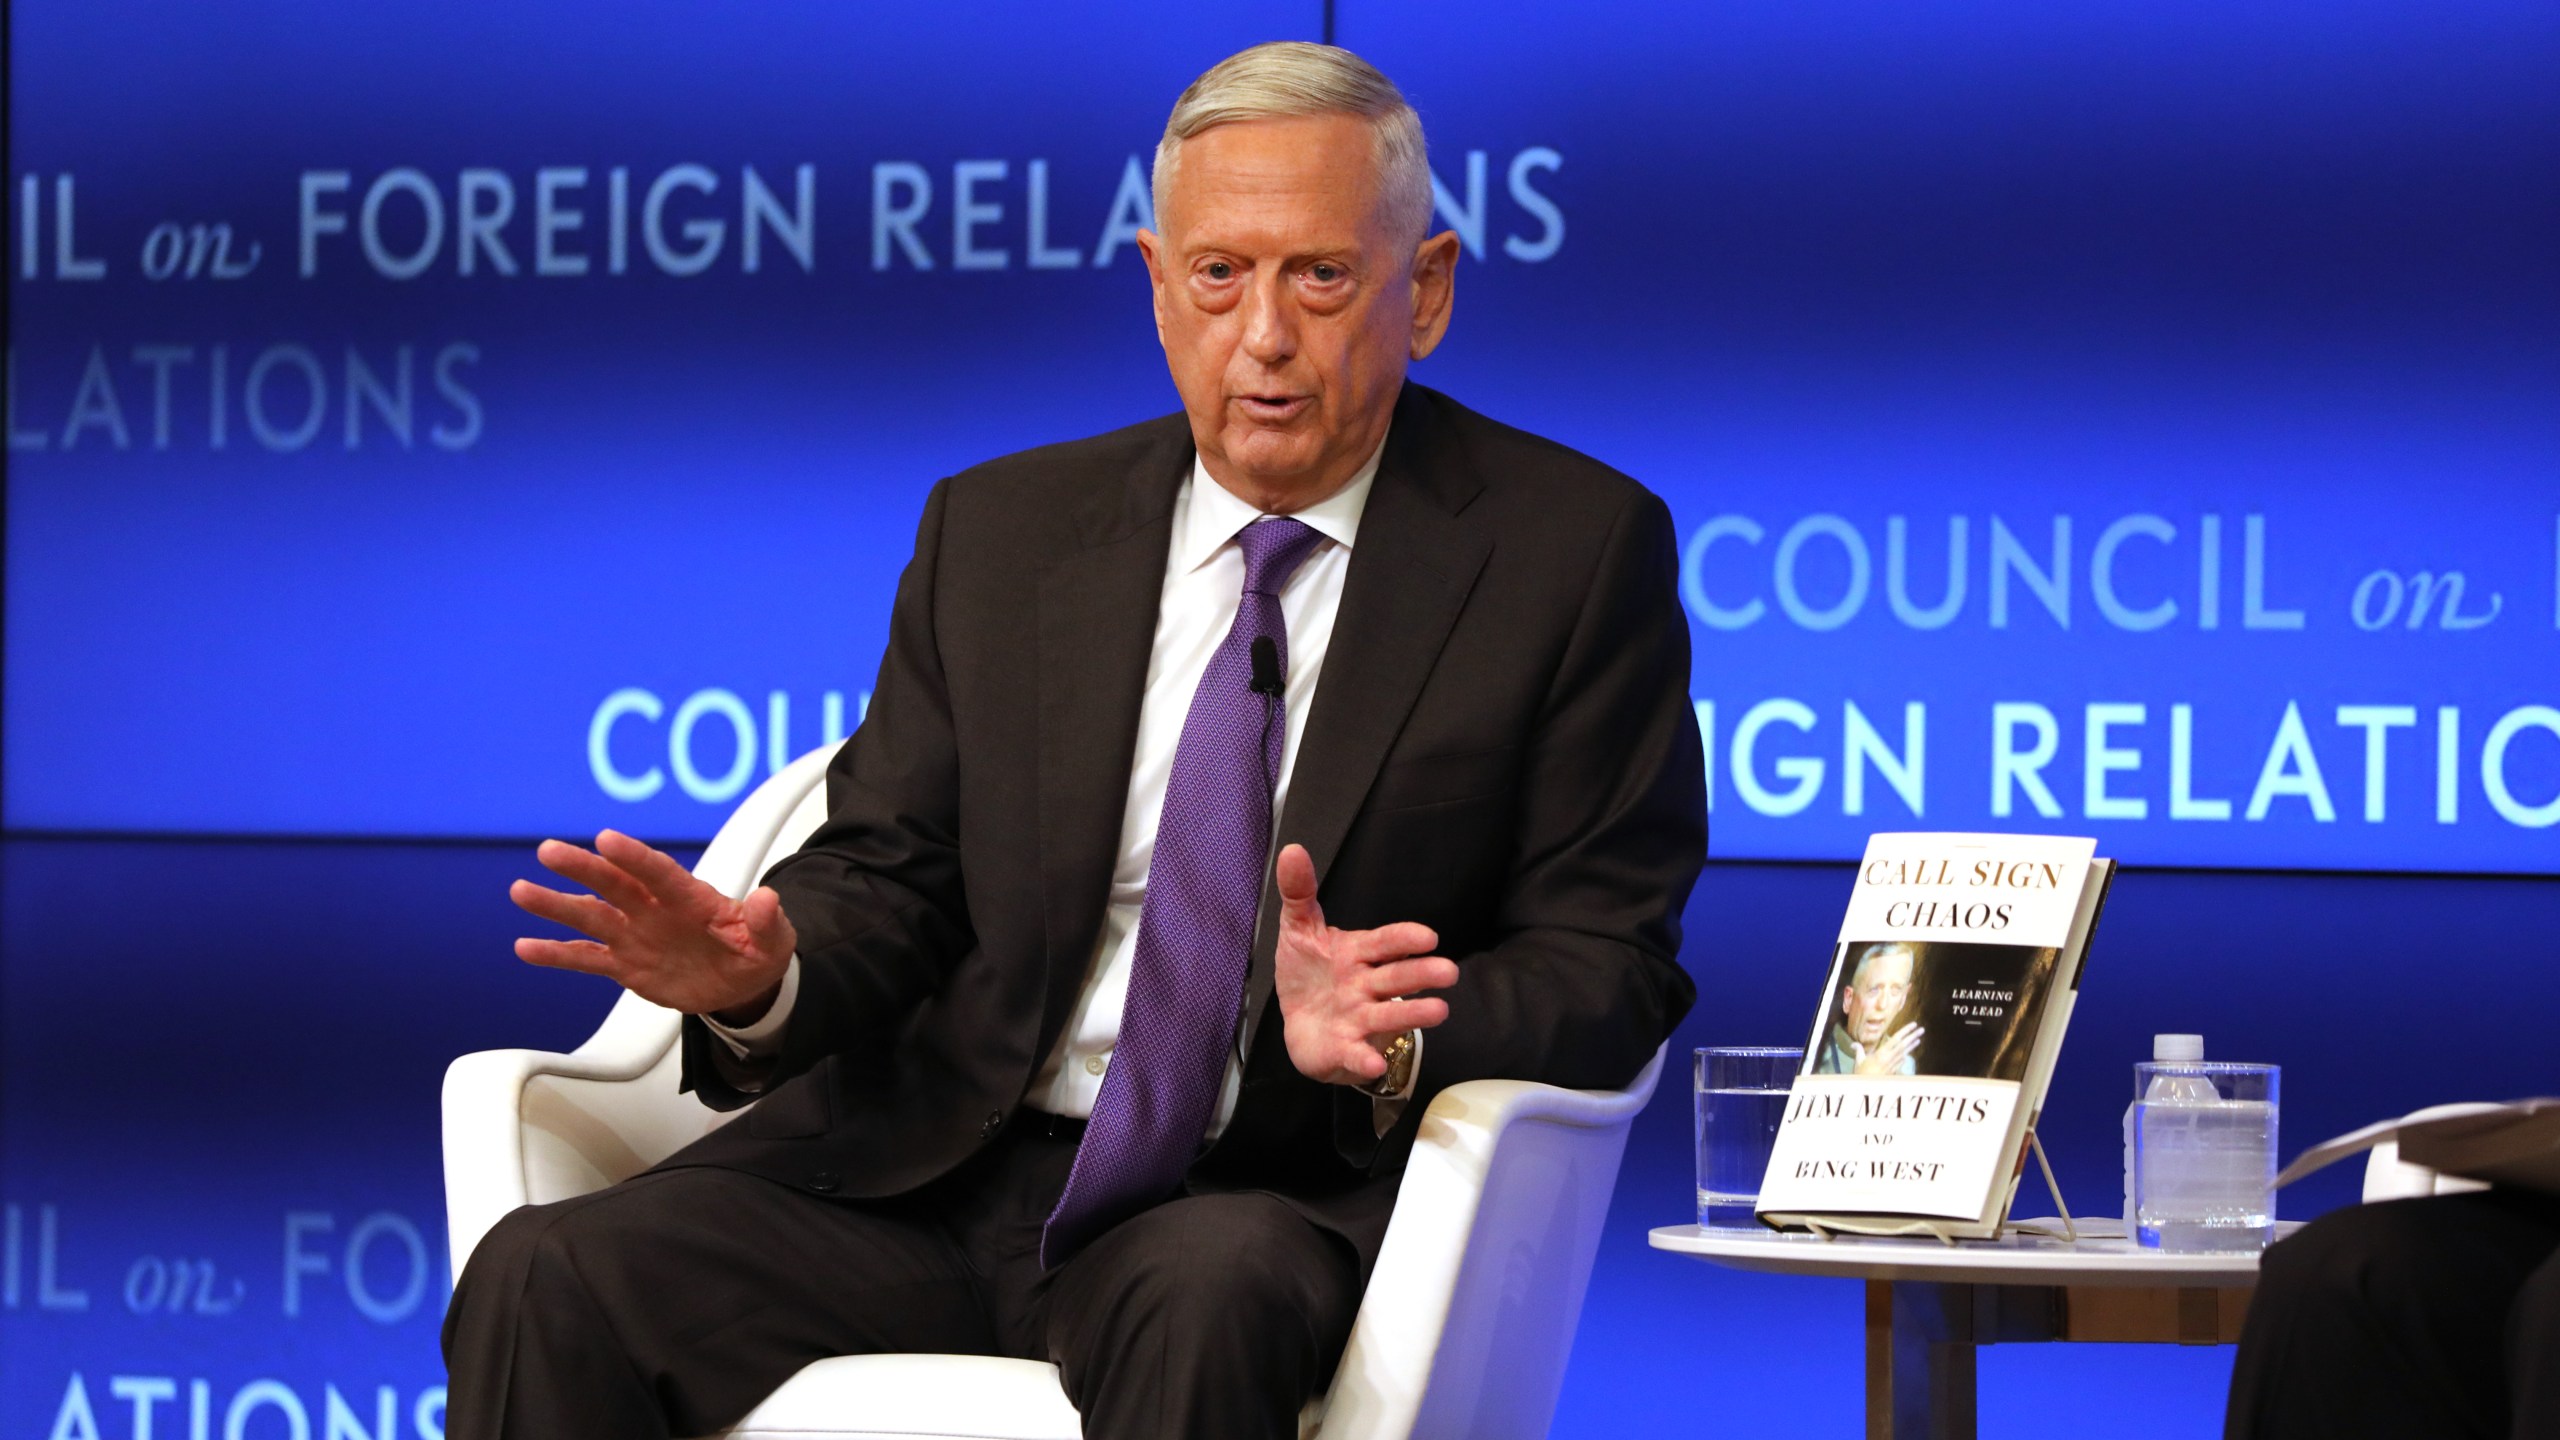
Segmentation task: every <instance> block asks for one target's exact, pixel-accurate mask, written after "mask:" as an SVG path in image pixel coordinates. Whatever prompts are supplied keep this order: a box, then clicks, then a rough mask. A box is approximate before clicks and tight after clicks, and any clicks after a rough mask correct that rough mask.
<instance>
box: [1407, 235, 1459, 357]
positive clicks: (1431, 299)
mask: <svg viewBox="0 0 2560 1440" xmlns="http://www.w3.org/2000/svg"><path fill="white" fill-rule="evenodd" d="M1457 283H1458V232H1457V231H1455V230H1443V231H1441V232H1440V233H1439V234H1437V235H1434V236H1432V237H1431V238H1430V239H1428V240H1425V241H1423V242H1422V243H1421V244H1420V245H1419V246H1417V247H1415V249H1414V252H1413V340H1412V344H1411V346H1410V351H1409V353H1410V354H1411V355H1412V357H1413V358H1414V359H1416V360H1419V359H1421V358H1423V357H1424V356H1426V355H1428V354H1430V353H1431V352H1432V351H1434V350H1437V349H1439V348H1440V337H1441V336H1443V335H1446V334H1448V333H1449V309H1450V306H1451V305H1452V304H1453V303H1454V302H1455V299H1456V290H1457Z"/></svg>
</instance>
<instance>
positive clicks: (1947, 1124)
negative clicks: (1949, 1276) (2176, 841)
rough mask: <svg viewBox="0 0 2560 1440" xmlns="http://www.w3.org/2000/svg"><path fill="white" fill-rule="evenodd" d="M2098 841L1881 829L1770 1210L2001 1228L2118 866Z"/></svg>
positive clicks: (1767, 1198) (1827, 986) (1784, 1137)
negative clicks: (2101, 856)
mask: <svg viewBox="0 0 2560 1440" xmlns="http://www.w3.org/2000/svg"><path fill="white" fill-rule="evenodd" d="M2096 851H2097V842H2096V841H2095V840H2093V839H2088V838H2067V837H2056V836H2037V835H1965V834H1885V835H1877V836H1874V837H1872V838H1871V839H1870V840H1869V841H1868V843H1867V852H1866V856H1865V859H1864V860H1863V861H1861V862H1860V865H1859V868H1858V877H1857V882H1856V884H1855V886H1854V888H1853V890H1852V892H1851V897H1850V901H1849V907H1848V912H1847V914H1846V916H1845V917H1844V918H1843V919H1842V921H1841V926H1840V933H1839V938H1838V942H1837V944H1836V945H1835V946H1834V947H1833V951H1832V959H1831V968H1830V971H1829V974H1828V977H1827V979H1826V981H1825V983H1824V986H1823V990H1822V997H1821V1002H1820V1004H1819V1006H1818V1007H1817V1014H1816V1015H1815V1018H1814V1024H1813V1030H1812V1033H1811V1034H1810V1035H1809V1036H1808V1037H1807V1040H1806V1043H1805V1062H1804V1067H1803V1070H1802V1071H1801V1072H1800V1073H1799V1074H1798V1075H1797V1077H1796V1080H1795V1083H1794V1086H1793V1088H1792V1089H1791V1091H1790V1094H1789V1097H1788V1104H1787V1110H1786V1116H1785V1119H1784V1120H1783V1121H1782V1122H1781V1124H1780V1126H1779V1130H1778V1138H1777V1144H1776V1148H1775V1150H1774V1152H1773V1154H1772V1156H1771V1159H1770V1164H1769V1170H1768V1173H1767V1175H1766V1176H1765V1178H1764V1179H1763V1181H1762V1184H1761V1189H1760V1204H1759V1213H1760V1215H1761V1217H1762V1218H1763V1219H1764V1220H1767V1221H1769V1222H1770V1223H1773V1224H1781V1225H1786V1224H1803V1223H1808V1222H1810V1223H1816V1224H1821V1225H1824V1226H1825V1227H1826V1228H1841V1229H1887V1230H1891V1229H1898V1228H1905V1222H1922V1228H1933V1229H1942V1228H1948V1227H1953V1228H1950V1229H1948V1233H1953V1234H1970V1233H1987V1231H1988V1230H1993V1229H1996V1228H1997V1227H1998V1224H1999V1222H2000V1220H2001V1219H2002V1218H2003V1217H2004V1216H2005V1215H2006V1213H2007V1208H2008V1199H2009V1195H2010V1193H2011V1190H2012V1188H2013V1185H2014V1181H2015V1178H2016V1175H2017V1173H2018V1167H2019V1162H2020V1158H2021V1155H2022V1150H2023V1146H2024V1143H2025V1138H2026V1132H2027V1129H2028V1127H2029V1126H2030V1125H2031V1124H2032V1122H2033V1120H2034V1116H2035V1112H2036V1110H2037V1108H2038V1107H2039V1106H2040V1105H2041V1103H2042V1100H2043V1096H2044V1086H2045V1082H2046V1081H2047V1080H2049V1079H2050V1078H2051V1075H2052V1069H2053V1058H2054V1052H2055V1051H2056V1050H2057V1049H2058V1048H2059V1046H2060V1044H2061V1038H2062V1033H2063V1028H2064V1026H2065V1024H2066V1023H2067V1021H2068V1018H2069V1012H2070V1005H2071V1001H2072V998H2073V991H2074V990H2075V989H2076V987H2077V984H2078V978H2079V962H2080V959H2081V957H2082V955H2083V953H2084V952H2085V950H2086V945H2087V938H2088V932H2089V930H2090V928H2091V927H2092V926H2094V924H2095V923H2096V916H2097V907H2098V902H2099V900H2100V899H2101V898H2102V896H2103V894H2104V890H2105V883H2106V879H2107V877H2108V876H2109V875H2110V874H2111V873H2112V867H2111V865H2110V864H2109V862H2106V861H2102V860H2098V859H2097V858H2096Z"/></svg>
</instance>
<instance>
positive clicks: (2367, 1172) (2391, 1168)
mask: <svg viewBox="0 0 2560 1440" xmlns="http://www.w3.org/2000/svg"><path fill="white" fill-rule="evenodd" d="M2498 1108H2499V1107H2498V1106H2495V1105H2489V1104H2483V1103H2480V1102H2478V1101H2468V1102H2463V1103H2458V1104H2453V1105H2430V1106H2428V1107H2427V1108H2425V1109H2424V1110H2412V1111H2410V1112H2409V1113H2408V1114H2407V1115H2404V1116H2402V1117H2401V1118H2400V1123H2401V1124H2403V1125H2407V1124H2410V1123H2411V1122H2413V1121H2419V1120H2441V1119H2444V1118H2446V1117H2448V1116H2453V1115H2476V1114H2480V1113H2483V1112H2485V1111H2490V1110H2495V1109H2498ZM2488 1188H2489V1187H2488V1185H2487V1184H2485V1183H2483V1182H2481V1181H2478V1180H2467V1179H2465V1178H2463V1177H2462V1176H2460V1175H2447V1174H2445V1173H2444V1172H2443V1171H2441V1170H2435V1169H2430V1168H2429V1167H2427V1166H2424V1165H2413V1164H2411V1163H2409V1162H2408V1161H2406V1160H2403V1159H2401V1158H2400V1139H2399V1137H2398V1136H2397V1135H2394V1136H2393V1137H2392V1138H2390V1139H2388V1140H2385V1141H2382V1142H2381V1143H2380V1144H2377V1145H2375V1146H2374V1147H2373V1149H2372V1150H2371V1151H2370V1152H2368V1153H2367V1154H2366V1155H2365V1160H2364V1197H2363V1198H2364V1203H2366V1204H2368V1205H2370V1204H2372V1203H2373V1202H2375V1201H2377V1200H2402V1199H2407V1198H2409V1197H2411V1196H2415V1195H2458V1194H2461V1193H2462V1192H2463V1191H2465V1190H2486V1189H2488Z"/></svg>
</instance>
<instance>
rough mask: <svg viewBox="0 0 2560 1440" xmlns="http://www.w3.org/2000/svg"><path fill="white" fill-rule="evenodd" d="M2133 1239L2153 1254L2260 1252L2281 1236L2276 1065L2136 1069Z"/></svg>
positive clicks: (2156, 1064) (2195, 1063)
mask: <svg viewBox="0 0 2560 1440" xmlns="http://www.w3.org/2000/svg"><path fill="white" fill-rule="evenodd" d="M2133 1071H2134V1099H2135V1102H2136V1103H2135V1105H2134V1113H2133V1204H2134V1239H2135V1240H2136V1241H2137V1242H2138V1243H2140V1244H2141V1245H2143V1246H2145V1247H2148V1248H2150V1249H2155V1250H2178V1251H2189V1252H2195V1251H2215V1250H2256V1249H2260V1248H2262V1247H2264V1246H2265V1245H2266V1244H2267V1242H2268V1241H2269V1240H2271V1239H2273V1238H2274V1234H2275V1218H2276V1215H2275V1210H2276V1207H2275V1178H2276V1120H2277V1113H2278V1112H2277V1085H2278V1083H2279V1078H2280V1072H2279V1071H2278V1070H2277V1068H2276V1067H2275V1066H2273V1065H2244V1064H2233V1063H2229V1062H2223V1061H2207V1060H2155V1061H2149V1062H2146V1063H2144V1064H2140V1065H2136V1066H2134V1067H2133Z"/></svg>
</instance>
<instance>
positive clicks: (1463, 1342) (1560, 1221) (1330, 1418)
mask: <svg viewBox="0 0 2560 1440" xmlns="http://www.w3.org/2000/svg"><path fill="white" fill-rule="evenodd" d="M1661 1071H1662V1055H1661V1054H1660V1053H1659V1052H1657V1053H1656V1054H1655V1055H1654V1058H1653V1060H1652V1061H1651V1062H1650V1063H1649V1064H1647V1065H1646V1066H1645V1069H1644V1072H1643V1073H1642V1074H1640V1075H1638V1076H1637V1077H1636V1079H1635V1082H1634V1083H1633V1084H1632V1085H1630V1086H1629V1087H1628V1088H1627V1089H1625V1090H1623V1091H1583V1090H1565V1089H1561V1088H1558V1087H1556V1086H1552V1085H1540V1084H1535V1083H1532V1082H1529V1081H1523V1080H1475V1081H1469V1082H1467V1083H1466V1084H1463V1085H1453V1086H1450V1087H1449V1088H1448V1089H1446V1090H1444V1091H1442V1092H1440V1094H1439V1095H1438V1096H1437V1097H1435V1098H1434V1099H1433V1100H1432V1102H1431V1108H1430V1109H1429V1110H1428V1111H1426V1112H1425V1113H1424V1115H1423V1118H1422V1128H1421V1131H1420V1133H1419V1134H1418V1135H1417V1136H1416V1137H1415V1140H1414V1147H1413V1155H1412V1158H1411V1159H1410V1160H1409V1161H1407V1162H1406V1166H1405V1173H1404V1182H1403V1185H1402V1186H1401V1188H1399V1189H1398V1191H1397V1192H1396V1208H1395V1215H1394V1217H1393V1218H1392V1219H1390V1220H1389V1221H1388V1223H1387V1234H1386V1240H1385V1243H1384V1245H1383V1246H1382V1247H1381V1249H1380V1250H1379V1252H1378V1264H1377V1268H1376V1270H1375V1271H1374V1272H1372V1274H1371V1275H1370V1277H1369V1288H1368V1293H1367V1295H1366V1296H1365V1297H1364V1298H1363V1299H1362V1301H1361V1305H1360V1314H1359V1318H1358V1319H1357V1320H1356V1321H1355V1322H1354V1323H1353V1325H1352V1330H1351V1340H1350V1343H1349V1345H1348V1346H1347V1347H1346V1348H1345V1350H1344V1353H1343V1358H1342V1364H1341V1367H1340V1368H1339V1369H1338V1370H1337V1371H1336V1372H1335V1374H1334V1382H1333V1389H1332V1391H1331V1392H1330V1394H1329V1395H1328V1396H1327V1397H1326V1401H1325V1411H1324V1419H1323V1430H1322V1433H1323V1436H1324V1440H1386V1437H1402V1436H1406V1435H1412V1436H1415V1437H1426V1436H1451V1437H1458V1436H1465V1437H1477V1440H1504V1437H1511V1436H1543V1435H1545V1434H1546V1430H1547V1425H1548V1422H1549V1420H1550V1419H1552V1418H1553V1416H1554V1413H1555V1401H1556V1394H1557V1391H1558V1388H1559V1387H1560V1386H1561V1385H1562V1383H1563V1378H1564V1362H1565V1359H1566V1357H1567V1356H1568V1355H1569V1354H1570V1353H1571V1351H1572V1347H1573V1332H1574V1327H1575V1325H1576V1323H1577V1322H1578V1321H1579V1319H1580V1316H1581V1310H1582V1296H1583V1291H1584V1289H1585V1287H1586V1286H1587V1285H1588V1284H1589V1282H1590V1278H1591V1262H1592V1257H1593V1255H1594V1253H1595V1252H1596V1251H1597V1249H1598V1248H1599V1243H1600V1230H1601V1224H1602V1222H1603V1221H1604V1220H1605V1219H1606V1218H1607V1215H1608V1210H1609V1196H1610V1192H1611V1191H1612V1190H1613V1189H1615V1188H1616V1185H1617V1178H1618V1162H1619V1159H1620V1157H1621V1156H1622V1155H1623V1154H1624V1153H1625V1150H1626V1140H1627V1126H1628V1124H1629V1123H1630V1122H1631V1121H1633V1120H1634V1118H1635V1115H1636V1112H1637V1111H1639V1110H1642V1109H1643V1108H1644V1106H1645V1102H1646V1101H1647V1100H1648V1099H1650V1098H1651V1097H1652V1094H1653V1087H1654V1082H1655V1081H1656V1080H1657V1079H1658V1078H1659V1076H1660V1074H1661ZM1426 1397H1427V1400H1428V1408H1427V1410H1426Z"/></svg>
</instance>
